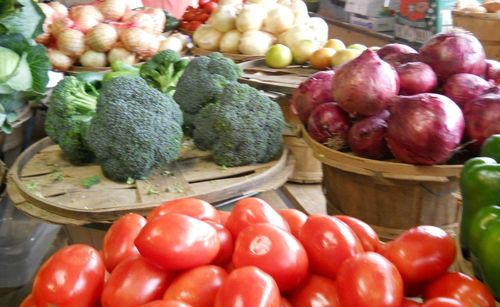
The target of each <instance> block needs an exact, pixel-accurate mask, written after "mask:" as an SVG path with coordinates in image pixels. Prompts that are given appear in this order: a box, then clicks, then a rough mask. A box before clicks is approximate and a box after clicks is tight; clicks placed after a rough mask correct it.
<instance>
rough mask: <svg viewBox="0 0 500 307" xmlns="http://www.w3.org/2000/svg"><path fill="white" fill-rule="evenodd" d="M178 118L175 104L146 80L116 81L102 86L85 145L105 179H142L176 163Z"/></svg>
mask: <svg viewBox="0 0 500 307" xmlns="http://www.w3.org/2000/svg"><path fill="white" fill-rule="evenodd" d="M181 117H182V113H181V112H180V109H179V106H178V105H177V104H176V103H175V101H174V100H173V98H172V97H171V96H169V95H165V94H163V93H161V92H160V91H158V90H156V89H154V88H151V87H149V86H148V84H147V83H146V81H144V79H142V78H139V77H128V76H123V77H117V78H114V79H111V80H109V81H106V82H105V83H104V85H103V88H102V90H101V93H100V95H99V99H98V101H97V109H96V115H95V116H94V117H93V118H92V121H91V123H90V127H89V131H88V137H87V142H88V144H89V147H90V148H91V149H92V150H93V152H94V153H95V155H96V157H97V161H98V162H99V163H100V164H101V167H102V170H103V172H104V174H105V175H106V176H107V177H108V178H110V179H112V180H116V181H126V180H127V179H128V178H134V179H140V178H143V177H147V176H148V175H149V174H150V172H151V170H152V169H153V168H154V167H156V166H160V165H162V164H166V163H169V162H172V161H174V160H175V159H176V158H177V157H178V155H179V152H180V148H181V144H182V137H183V135H182V118H181Z"/></svg>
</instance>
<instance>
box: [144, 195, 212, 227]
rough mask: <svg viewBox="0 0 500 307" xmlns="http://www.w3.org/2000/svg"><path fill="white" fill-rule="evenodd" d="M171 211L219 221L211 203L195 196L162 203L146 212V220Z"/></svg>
mask: <svg viewBox="0 0 500 307" xmlns="http://www.w3.org/2000/svg"><path fill="white" fill-rule="evenodd" d="M171 212H175V213H180V214H185V215H189V216H191V217H194V218H197V219H200V220H207V221H213V222H216V223H220V218H219V213H218V212H217V210H216V209H215V208H214V207H213V206H212V205H211V204H209V203H207V202H206V201H204V200H201V199H197V198H181V199H176V200H171V201H168V202H166V203H163V204H161V205H160V206H158V207H156V208H155V209H153V211H151V212H150V213H149V214H148V221H151V220H153V219H155V218H157V217H159V216H162V215H165V214H167V213H171Z"/></svg>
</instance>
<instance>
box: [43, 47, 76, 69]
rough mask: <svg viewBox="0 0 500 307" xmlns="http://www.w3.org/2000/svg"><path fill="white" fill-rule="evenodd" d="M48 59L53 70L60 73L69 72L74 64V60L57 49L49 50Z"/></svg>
mask: <svg viewBox="0 0 500 307" xmlns="http://www.w3.org/2000/svg"><path fill="white" fill-rule="evenodd" d="M47 57H48V58H49V61H50V64H52V68H54V69H56V70H60V71H67V70H68V69H69V68H70V67H71V66H72V65H73V63H74V61H75V60H74V59H73V58H71V57H69V56H67V55H65V54H64V53H62V52H61V51H59V50H57V49H48V50H47Z"/></svg>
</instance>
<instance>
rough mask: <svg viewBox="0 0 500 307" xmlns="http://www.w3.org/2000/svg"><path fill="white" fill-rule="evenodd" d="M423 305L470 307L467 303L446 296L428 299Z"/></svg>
mask: <svg viewBox="0 0 500 307" xmlns="http://www.w3.org/2000/svg"><path fill="white" fill-rule="evenodd" d="M422 306H423V307H469V306H470V307H472V306H471V305H469V304H464V303H463V302H460V301H457V300H456V299H453V298H447V297H436V298H433V299H430V300H428V301H426V302H424V304H423V305H422Z"/></svg>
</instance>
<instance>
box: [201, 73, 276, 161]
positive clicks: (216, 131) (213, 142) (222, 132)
mask: <svg viewBox="0 0 500 307" xmlns="http://www.w3.org/2000/svg"><path fill="white" fill-rule="evenodd" d="M193 124H194V133H193V139H194V142H195V145H196V146H197V147H198V148H200V149H202V150H211V152H212V157H213V160H214V161H215V163H217V164H219V165H224V166H240V165H246V164H251V163H256V162H257V163H263V162H268V161H270V160H273V159H275V158H276V157H278V155H279V154H280V153H281V151H282V148H283V137H282V133H283V130H284V127H285V121H284V118H283V113H282V112H281V109H280V107H279V106H278V104H276V103H275V102H273V101H272V100H271V99H269V98H268V97H266V96H264V95H262V94H260V93H259V92H258V91H257V90H256V89H254V88H252V87H250V86H248V85H246V84H240V83H237V82H233V83H229V84H227V85H226V86H225V87H224V90H223V91H222V93H221V94H220V95H219V96H218V97H217V99H216V100H215V102H214V103H211V104H208V105H206V106H205V107H203V108H202V109H201V110H200V112H199V113H198V114H197V115H196V118H195V120H194V121H193Z"/></svg>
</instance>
